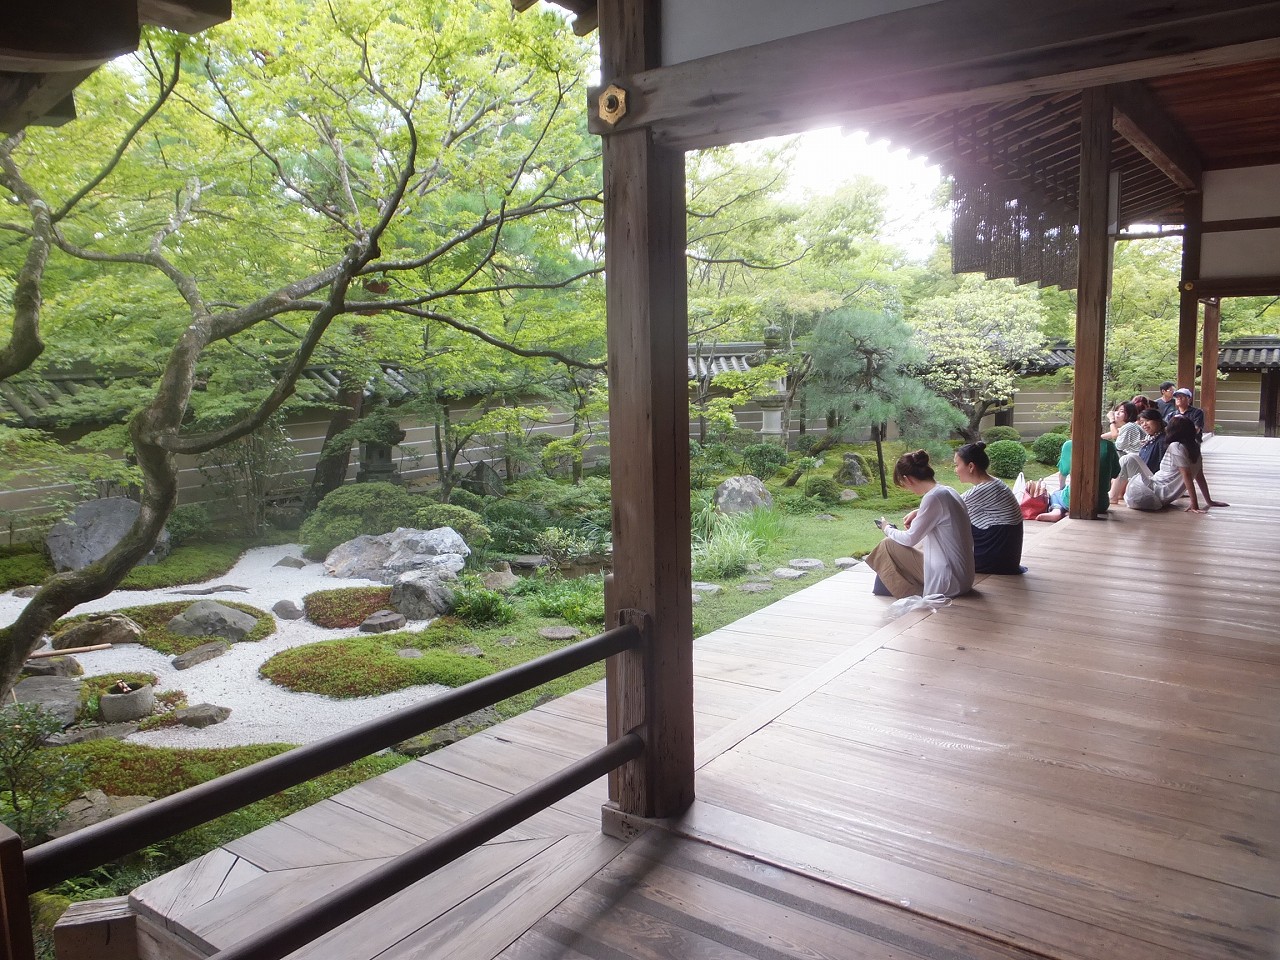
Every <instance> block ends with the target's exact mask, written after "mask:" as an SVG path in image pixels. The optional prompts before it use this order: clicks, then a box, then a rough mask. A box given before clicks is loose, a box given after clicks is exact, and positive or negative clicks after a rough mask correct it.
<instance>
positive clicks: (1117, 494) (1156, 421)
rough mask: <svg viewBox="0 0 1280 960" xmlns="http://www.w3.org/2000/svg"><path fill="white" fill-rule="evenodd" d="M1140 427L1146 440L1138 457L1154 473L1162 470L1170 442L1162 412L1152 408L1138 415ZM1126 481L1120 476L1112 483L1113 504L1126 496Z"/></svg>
mask: <svg viewBox="0 0 1280 960" xmlns="http://www.w3.org/2000/svg"><path fill="white" fill-rule="evenodd" d="M1138 427H1139V429H1141V430H1142V433H1143V436H1145V437H1146V439H1145V440H1144V441H1143V443H1142V446H1141V447H1140V448H1139V449H1138V456H1139V457H1140V458H1141V459H1142V462H1143V463H1145V464H1146V465H1147V469H1149V470H1150V471H1151V472H1152V473H1155V472H1156V471H1157V470H1159V469H1160V461H1161V460H1163V459H1164V448H1165V446H1167V444H1168V441H1167V440H1166V439H1165V435H1164V427H1165V423H1164V418H1163V417H1161V416H1160V411H1159V410H1157V409H1155V408H1154V407H1152V408H1151V409H1149V410H1143V411H1142V412H1141V413H1140V414H1138ZM1125 483H1126V481H1125V479H1124V477H1123V476H1118V477H1116V478H1115V479H1114V480H1112V481H1111V491H1110V499H1111V502H1112V503H1119V502H1120V500H1121V498H1123V496H1124V487H1125Z"/></svg>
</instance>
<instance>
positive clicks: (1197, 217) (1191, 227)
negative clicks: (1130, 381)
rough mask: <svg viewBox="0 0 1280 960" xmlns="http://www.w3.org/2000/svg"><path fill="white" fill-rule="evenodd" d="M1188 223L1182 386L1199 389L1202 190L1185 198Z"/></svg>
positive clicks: (1181, 303) (1181, 288)
mask: <svg viewBox="0 0 1280 960" xmlns="http://www.w3.org/2000/svg"><path fill="white" fill-rule="evenodd" d="M1183 206H1184V207H1185V209H1186V216H1185V219H1186V226H1185V230H1184V231H1183V234H1182V281H1181V282H1180V283H1179V284H1178V294H1179V296H1178V386H1180V387H1190V388H1191V389H1192V390H1194V389H1195V384H1196V327H1197V325H1198V323H1199V320H1200V293H1199V288H1200V237H1201V194H1199V193H1188V194H1186V195H1185V197H1184V200H1183Z"/></svg>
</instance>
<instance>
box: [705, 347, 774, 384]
mask: <svg viewBox="0 0 1280 960" xmlns="http://www.w3.org/2000/svg"><path fill="white" fill-rule="evenodd" d="M764 359H765V354H764V344H763V343H712V344H698V343H691V344H689V379H690V380H700V379H702V378H703V377H705V376H708V375H710V376H713V377H714V376H716V374H720V373H746V372H747V371H749V370H750V369H751V368H752V367H758V366H759V365H760V364H761V363H762V362H763V360H764Z"/></svg>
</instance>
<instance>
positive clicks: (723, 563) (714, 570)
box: [693, 524, 760, 580]
mask: <svg viewBox="0 0 1280 960" xmlns="http://www.w3.org/2000/svg"><path fill="white" fill-rule="evenodd" d="M759 557H760V541H758V540H757V539H756V538H755V537H754V536H752V534H751V533H750V531H747V530H744V529H740V528H737V527H735V526H733V525H732V524H722V525H721V526H720V527H718V528H717V529H716V532H715V533H714V534H712V536H711V539H710V540H705V541H703V542H701V543H697V544H695V545H694V547H693V575H694V577H696V578H697V579H699V580H718V579H722V578H724V577H736V576H740V575H742V574H744V573H746V572H747V566H748V564H752V563H755V562H756V560H757V559H759Z"/></svg>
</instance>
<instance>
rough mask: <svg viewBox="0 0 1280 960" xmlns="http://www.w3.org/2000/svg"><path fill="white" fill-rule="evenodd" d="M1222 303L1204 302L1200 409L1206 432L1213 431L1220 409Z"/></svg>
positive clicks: (1214, 301) (1214, 300)
mask: <svg viewBox="0 0 1280 960" xmlns="http://www.w3.org/2000/svg"><path fill="white" fill-rule="evenodd" d="M1221 323H1222V305H1221V303H1219V302H1218V300H1217V299H1213V300H1206V301H1205V304H1204V349H1203V350H1202V351H1201V353H1200V409H1201V410H1203V411H1204V430H1205V433H1212V432H1213V424H1214V418H1215V416H1216V415H1217V410H1218V330H1219V328H1220V325H1221Z"/></svg>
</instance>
